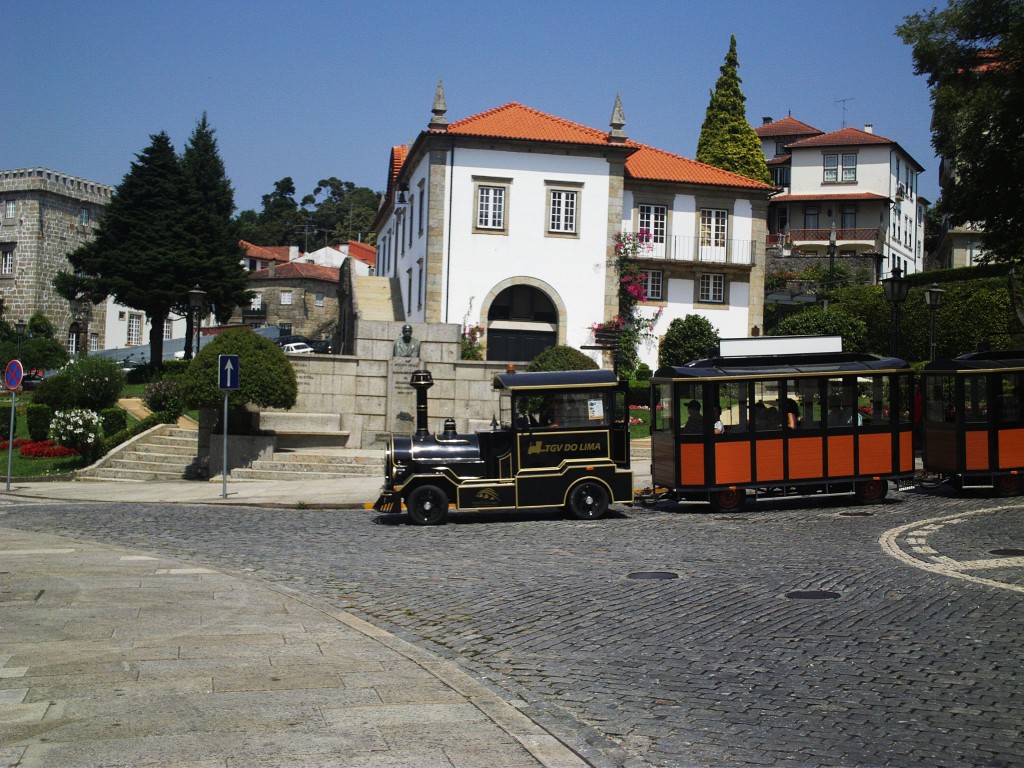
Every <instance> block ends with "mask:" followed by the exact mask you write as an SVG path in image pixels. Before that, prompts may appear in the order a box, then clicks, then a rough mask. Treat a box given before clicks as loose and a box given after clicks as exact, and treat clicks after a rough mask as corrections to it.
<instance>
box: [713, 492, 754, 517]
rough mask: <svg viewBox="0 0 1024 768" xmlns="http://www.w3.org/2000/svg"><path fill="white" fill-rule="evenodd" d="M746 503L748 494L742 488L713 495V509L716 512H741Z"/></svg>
mask: <svg viewBox="0 0 1024 768" xmlns="http://www.w3.org/2000/svg"><path fill="white" fill-rule="evenodd" d="M746 503H747V492H746V491H745V490H744V489H742V488H730V489H729V490H727V491H715V492H714V493H712V494H711V509H712V511H714V512H740V511H742V510H743V507H744V506H746Z"/></svg>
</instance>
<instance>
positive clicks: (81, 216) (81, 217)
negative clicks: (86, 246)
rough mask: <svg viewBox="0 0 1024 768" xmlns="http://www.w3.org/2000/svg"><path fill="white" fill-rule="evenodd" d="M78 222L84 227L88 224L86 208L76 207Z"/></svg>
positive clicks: (87, 210)
mask: <svg viewBox="0 0 1024 768" xmlns="http://www.w3.org/2000/svg"><path fill="white" fill-rule="evenodd" d="M78 223H79V224H81V225H82V226H83V227H86V226H88V225H89V209H88V208H79V209H78Z"/></svg>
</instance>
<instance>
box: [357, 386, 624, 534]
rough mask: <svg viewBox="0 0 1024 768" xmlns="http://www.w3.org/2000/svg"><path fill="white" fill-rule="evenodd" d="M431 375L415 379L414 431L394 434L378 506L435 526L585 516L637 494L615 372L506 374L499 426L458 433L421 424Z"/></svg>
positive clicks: (448, 425)
mask: <svg viewBox="0 0 1024 768" xmlns="http://www.w3.org/2000/svg"><path fill="white" fill-rule="evenodd" d="M433 383H434V382H433V379H432V377H431V375H430V372H429V371H426V370H420V371H416V372H415V373H413V375H412V380H411V384H412V386H413V388H414V389H415V390H416V432H415V434H413V435H411V436H398V435H392V436H390V437H389V439H388V443H387V449H386V457H385V460H384V487H383V488H382V489H381V496H380V498H379V499H378V500H377V502H376V504H375V505H374V508H375V509H377V510H378V511H380V512H400V511H401V510H402V506H403V504H404V506H405V509H406V510H407V511H408V513H409V519H410V521H411V522H413V523H415V524H417V525H440V524H443V523H444V522H445V521H446V520H447V517H448V510H449V509H450V508H454V509H456V510H483V509H512V508H515V509H527V508H543V507H563V508H565V509H566V510H568V511H569V512H570V513H572V514H573V515H574V516H575V517H577V518H579V519H581V520H595V519H597V518H600V517H602V516H603V515H604V514H605V512H606V511H607V509H608V505H609V504H610V503H612V502H623V503H629V502H631V501H632V498H633V472H632V470H631V469H630V464H629V420H628V418H627V417H626V413H627V412H626V398H625V384H624V383H622V382H619V381H618V379H617V378H616V376H615V374H614V373H612V372H611V371H604V370H598V371H557V372H550V373H516V372H508V373H503V374H499V375H497V376H495V377H494V381H493V386H494V388H495V389H496V390H500V393H501V397H500V401H501V422H500V424H499V423H498V422H497V420H495V423H494V427H493V428H492V429H491V430H489V431H481V432H476V433H472V434H460V433H457V432H456V431H455V421H454V419H451V418H449V419H446V420H445V423H444V430H443V431H442V432H440V433H438V434H431V432H430V431H429V429H428V428H427V390H428V389H430V387H431V386H433Z"/></svg>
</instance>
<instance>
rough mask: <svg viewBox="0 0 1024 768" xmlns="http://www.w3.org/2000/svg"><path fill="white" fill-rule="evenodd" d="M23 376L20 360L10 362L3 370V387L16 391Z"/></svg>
mask: <svg viewBox="0 0 1024 768" xmlns="http://www.w3.org/2000/svg"><path fill="white" fill-rule="evenodd" d="M24 376H25V369H24V368H22V367H21V360H11V362H9V363H8V364H7V368H6V369H4V385H5V386H6V387H7V388H8V389H10V390H14V389H17V388H18V387H20V386H21V380H22V379H23V378H24Z"/></svg>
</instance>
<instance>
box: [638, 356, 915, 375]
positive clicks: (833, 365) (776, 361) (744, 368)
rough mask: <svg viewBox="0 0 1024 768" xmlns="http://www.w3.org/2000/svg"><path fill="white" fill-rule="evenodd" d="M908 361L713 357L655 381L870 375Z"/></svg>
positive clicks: (667, 371)
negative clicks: (832, 374) (833, 374)
mask: <svg viewBox="0 0 1024 768" xmlns="http://www.w3.org/2000/svg"><path fill="white" fill-rule="evenodd" d="M909 368H910V366H909V365H908V364H907V361H906V360H901V359H900V358H898V357H877V356H875V355H865V354H860V353H857V352H830V353H808V354H804V355H785V356H782V355H778V356H775V355H758V356H754V357H712V358H708V359H706V360H694V361H693V362H690V363H687V364H686V365H670V366H665V367H663V368H659V369H658V371H657V372H656V373H655V374H654V378H655V379H695V378H700V379H719V378H735V377H742V378H753V377H761V376H764V377H785V376H796V375H801V376H806V375H809V374H811V375H813V374H831V373H835V374H838V375H842V374H848V375H856V374H870V373H876V372H878V371H892V370H909Z"/></svg>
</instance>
